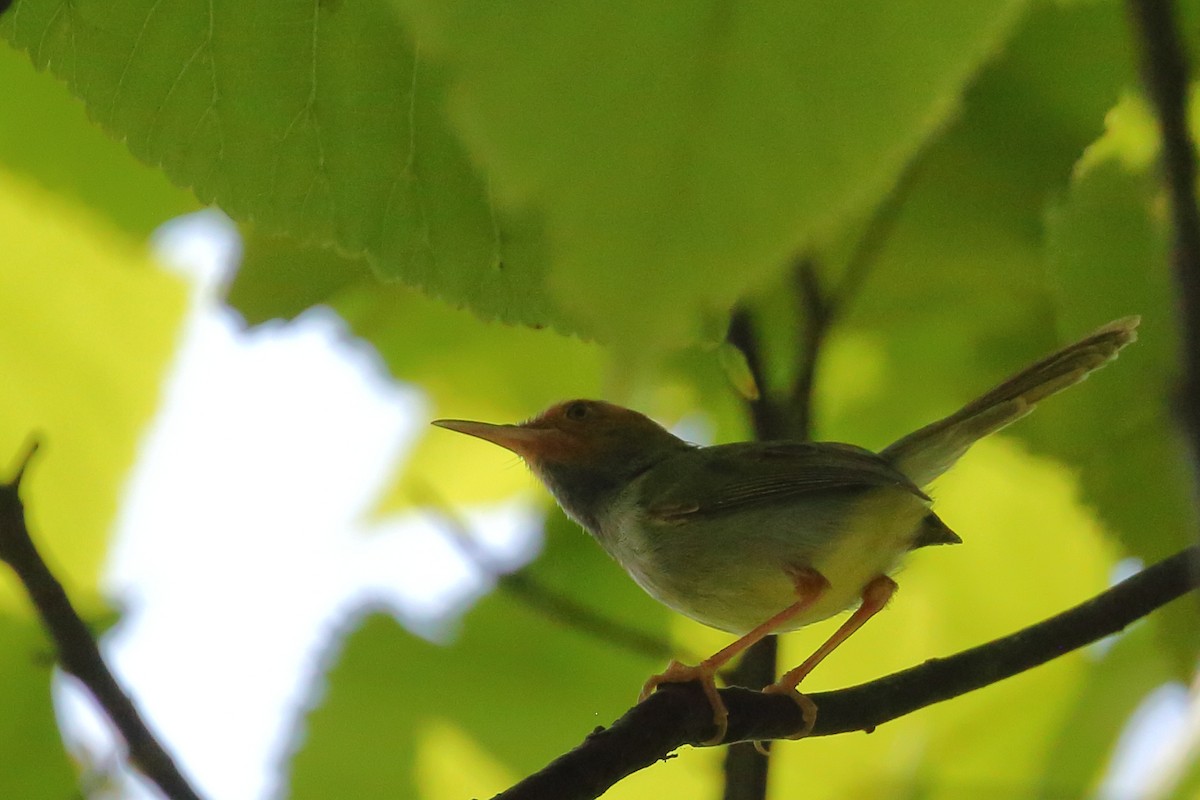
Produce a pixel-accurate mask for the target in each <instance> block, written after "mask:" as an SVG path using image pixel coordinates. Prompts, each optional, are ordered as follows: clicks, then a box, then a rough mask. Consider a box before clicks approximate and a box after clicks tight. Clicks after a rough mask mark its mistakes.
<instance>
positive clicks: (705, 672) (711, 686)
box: [638, 567, 829, 745]
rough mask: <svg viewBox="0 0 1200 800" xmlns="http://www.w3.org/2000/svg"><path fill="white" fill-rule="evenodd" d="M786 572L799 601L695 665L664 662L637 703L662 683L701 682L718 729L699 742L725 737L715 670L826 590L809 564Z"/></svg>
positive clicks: (712, 742)
mask: <svg viewBox="0 0 1200 800" xmlns="http://www.w3.org/2000/svg"><path fill="white" fill-rule="evenodd" d="M788 574H789V576H790V577H791V579H792V582H793V583H795V585H796V596H797V597H799V598H800V599H799V600H797V601H796V602H795V603H792V604H791V605H790V606H788V607H787V608H785V609H784V610H783V611H780V612H779V613H778V614H776V615H775V616H773V617H771V618H770V619H768V620H767V621H766V622H764V623H763V624H761V625H759V626H758V627H757V628H755V629H754V630H752V631H750V632H749V633H747V634H746V635H745V636H743V637H741V638H740V639H738V640H737V641H735V642H733V643H732V644H730V645H728V646H726V647H724V648H722V649H721V650H719V651H718V652H716V653H714V654H713V655H712V656H709V657H708V658H706V659H704V660H703V661H701V662H700V663H699V664H697V665H696V666H694V667H693V666H689V665H687V664H681V663H679V662H678V661H672V662H671V663H670V664H668V665H667V668H666V669H665V670H663V671H662V672H660V673H659V674H658V675H654V676H652V677H651V678H650V680H648V681H646V683H645V685H644V686H642V692H641V694H639V695H638V702H639V703H640V702H641V701H643V700H645V699H646V698H647V697H649V696H650V695H651V694H652V693H653V692H654V690H655V689H657V688H658V687H659V686H661V685H662V684H664V683H688V682H690V681H700V686H701V687H702V688H703V689H704V695H705V697H707V698H708V702H709V705H711V706H712V710H713V725H714V726H716V729H717V732H716V735H714V736H713V737H712V738H711V739H708V740H706V741H704V742H702V744H704V745H715V744H720V743H721V741H722V740H723V739H724V738H725V731H726V729H727V727H728V722H729V711H728V710H727V709H726V708H725V703H724V702H723V701H722V700H721V695H719V694H717V684H716V680H715V678H716V674H717V671H718V670H719V669H721V668H722V667H723V666H725V664H727V663H728V662H729V661H730V660H731V659H733V658H734V657H736V656H737V655H738V654H739V653H741V652H742V651H743V650H745V649H746V648H748V647H750V646H751V645H752V644H754V643H755V642H757V641H759V640H760V639H762V638H764V637H766V636H769V635H770V634H771V633H773V632H774V631H776V630H778V629H779V628H780V627H781V626H782V625H784V624H785V623H787V621H788V620H790V619H792V618H793V617H795V616H797V615H798V614H800V613H801V612H803V611H804V610H805V609H807V608H809V607H810V606H812V604H813V603H815V602H817V600H818V599H819V598H820V597H821V595H823V594H824V593H825V591H826V590H827V589H829V581H828V580H826V579H825V576H824V575H822V574H821V573H819V572H817V571H816V570H815V569H813V568H811V567H795V568H792V569H789V571H788ZM814 666H815V665H814Z"/></svg>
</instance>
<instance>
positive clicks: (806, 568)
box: [433, 317, 1139, 743]
mask: <svg viewBox="0 0 1200 800" xmlns="http://www.w3.org/2000/svg"><path fill="white" fill-rule="evenodd" d="M1138 321H1139V320H1138V318H1137V317H1127V318H1125V319H1120V320H1117V321H1115V322H1112V323H1110V324H1108V325H1105V326H1104V327H1102V328H1100V329H1099V330H1097V331H1095V332H1094V333H1092V334H1090V335H1089V336H1086V337H1084V338H1083V339H1081V340H1080V341H1078V342H1076V343H1075V344H1072V345H1069V346H1067V347H1064V348H1063V349H1061V350H1059V351H1058V352H1056V353H1054V354H1053V355H1050V356H1048V357H1047V358H1044V359H1042V360H1041V361H1039V362H1037V363H1036V364H1033V365H1032V366H1030V367H1028V368H1026V369H1024V370H1022V371H1021V372H1019V373H1018V374H1016V375H1015V376H1013V377H1011V378H1009V379H1008V380H1006V381H1004V382H1003V383H1001V384H1000V385H999V386H997V387H995V388H994V389H992V390H991V391H989V392H987V393H986V394H984V395H982V396H981V397H979V398H977V399H976V400H973V401H972V402H970V403H968V404H967V405H966V406H964V407H963V408H962V409H960V410H959V411H957V412H955V413H954V414H951V415H950V416H948V417H946V418H944V419H941V420H938V421H937V422H934V423H933V424H931V425H926V426H925V427H924V428H921V429H920V430H918V431H916V432H914V433H911V434H909V435H908V436H905V437H904V438H902V439H900V440H899V441H897V442H895V443H894V444H892V445H891V446H889V447H887V448H885V449H884V450H883V451H882V452H880V453H874V452H871V451H870V450H865V449H863V448H861V447H856V446H854V445H849V444H836V443H830V442H802V441H773V442H741V443H737V444H722V445H715V446H712V447H697V446H695V445H692V444H689V443H687V442H685V441H683V440H682V439H680V438H678V437H676V436H674V435H673V434H671V433H670V432H669V431H667V430H666V429H665V428H663V427H662V426H660V425H658V424H657V423H655V422H653V421H652V420H650V419H649V418H647V417H645V416H643V415H642V414H639V413H637V412H636V411H630V410H629V409H626V408H621V407H619V406H615V405H612V404H610V403H605V402H601V401H598V400H572V401H570V402H566V403H561V404H559V405H556V406H553V407H552V408H550V409H548V410H547V411H545V412H543V413H542V414H540V415H539V416H537V417H535V418H533V419H531V420H529V421H528V422H524V423H521V424H519V425H493V424H489V423H485V422H468V421H465V420H446V419H443V420H437V421H436V422H434V423H433V424H435V425H439V426H441V427H443V428H449V429H450V430H454V431H458V432H460V433H466V434H470V435H471V436H477V437H479V438H481V439H486V440H487V441H489V442H493V443H494V444H498V445H500V446H501V447H505V448H507V449H509V450H511V451H512V452H514V453H516V454H517V455H519V456H520V457H521V458H522V459H524V461H525V463H526V464H528V465H529V467H530V469H532V471H533V472H534V474H535V475H537V477H538V478H539V479H541V481H542V483H544V484H545V485H546V488H547V489H549V490H550V492H551V493H552V494H553V495H554V497H555V499H556V500H557V501H558V503H559V505H560V506H562V509H563V511H565V512H566V513H567V515H568V516H570V517H571V518H572V519H573V520H575V521H576V522H578V523H579V524H580V525H581V526H583V527H584V528H585V529H586V530H587V531H588V532H589V533H591V534H592V535H593V536H595V537H596V539H597V541H599V542H600V544H601V546H602V547H603V548H604V549H605V550H607V551H608V553H609V554H610V555H611V556H612V557H613V558H615V559H616V560H617V562H618V563H620V565H621V566H622V567H624V568H625V570H626V571H627V572H628V573H629V574H630V575H631V576H632V577H633V579H634V580H635V581H637V583H638V584H639V585H640V586H641V587H642V588H643V589H645V590H646V591H647V592H649V593H650V594H651V595H652V596H654V597H655V598H657V599H658V600H660V601H662V602H663V603H665V604H666V605H668V606H670V607H671V608H673V609H675V610H676V611H678V612H680V613H681V614H684V615H686V616H689V617H691V618H692V619H695V620H698V621H700V622H702V623H704V624H706V625H711V626H712V627H714V628H720V629H721V630H724V631H729V632H731V633H736V634H739V636H740V638H739V639H738V640H737V641H735V642H733V643H732V644H730V645H729V646H728V647H726V648H724V649H723V650H721V651H720V652H718V653H716V654H715V655H713V656H712V657H710V658H707V659H705V660H704V661H702V662H700V664H698V665H696V666H686V665H683V664H680V663H679V662H676V661H672V662H671V664H670V665H669V666H668V667H667V669H666V671H664V672H663V673H661V674H659V675H655V676H654V677H652V678H651V679H650V680H649V681H647V682H646V685H645V686H644V687H643V689H642V695H641V696H642V698H645V697H646V696H648V695H649V694H650V693H651V692H653V691H654V689H655V687H657V686H658V685H660V684H662V683H665V682H682V681H691V680H699V681H701V683H702V685H703V687H704V690H705V693H706V695H707V696H708V698H709V701H710V702H711V704H712V706H713V715H714V718H713V721H714V724H715V726H716V731H717V732H716V735H715V736H714V737H713V739H712V740H711V742H712V743H716V742H719V741H721V739H722V738H723V737H724V734H725V728H726V718H727V714H726V711H725V706H724V704H723V703H722V701H721V699H720V695H719V694H718V693H717V690H716V686H715V683H714V677H715V675H716V672H717V670H718V669H720V668H721V667H723V666H724V665H725V664H726V663H727V662H728V661H729V660H730V659H732V658H734V657H735V656H737V655H738V654H739V653H741V652H742V651H743V650H745V649H746V648H747V647H749V646H750V645H752V644H753V643H755V642H756V641H758V640H759V639H762V638H763V637H764V636H767V635H768V634H772V633H779V632H783V631H790V630H795V629H796V628H799V627H801V626H803V625H807V624H809V623H811V622H815V621H817V620H821V619H825V618H826V617H829V616H832V615H834V614H837V613H838V612H839V611H842V610H844V609H847V608H849V607H850V606H853V605H854V604H855V603H858V607H857V609H856V610H855V611H854V612H853V613H852V614H851V615H850V616H849V617H848V618H847V619H846V621H845V622H844V623H843V624H842V625H841V627H839V628H838V629H837V631H836V632H834V634H833V635H832V636H831V637H830V638H829V639H828V640H827V641H826V642H825V643H824V644H823V645H822V646H821V647H820V648H818V649H817V651H816V652H815V653H813V654H812V656H810V657H809V658H808V659H807V660H806V661H805V662H804V663H802V664H801V665H800V666H798V667H796V668H795V669H793V670H791V671H789V672H787V673H786V674H784V675H783V676H782V677H781V678H780V679H779V680H778V681H777V682H776V683H774V684H772V685H771V686H768V687H767V688H766V689H765V690H764V691H769V692H779V693H785V694H787V695H789V696H791V697H793V698H795V699H796V701H797V702H798V703H800V706H801V708H802V710H803V711H804V718H805V727H804V729H803V730H802V731H801V732H800V733H799V734H797V738H798V737H799V736H803V735H805V734H807V733H808V732H809V731H810V730H811V729H812V726H813V724H814V722H815V720H816V708H815V706H814V705H813V704H812V702H811V701H810V700H808V698H806V697H804V696H803V695H801V694H799V693H798V692H797V691H796V686H797V685H798V684H799V683H800V681H801V679H803V678H804V676H806V675H807V674H808V673H809V672H811V671H812V669H813V668H814V667H816V666H817V664H819V663H820V662H821V660H822V659H823V658H825V656H827V655H829V653H830V652H831V651H832V650H833V649H834V648H835V647H837V646H838V645H839V644H841V643H842V642H843V641H845V639H846V638H847V637H849V636H850V635H851V634H852V633H854V631H856V630H857V629H858V628H859V627H861V626H862V624H863V623H865V622H866V621H867V620H868V619H870V618H871V617H872V616H873V615H874V614H875V613H876V612H878V611H879V610H880V609H882V608H883V607H884V606H885V605H886V604H887V602H888V599H889V598H890V597H891V596H892V593H893V592H894V591H895V589H896V584H895V582H894V581H893V580H892V579H891V578H890V577H888V575H889V573H891V572H893V571H894V570H895V569H896V568H897V567H898V565H899V562H900V560H901V557H902V556H903V555H904V554H905V553H907V552H908V551H909V550H913V549H916V548H918V547H924V546H926V545H935V544H951V543H957V542H959V541H961V540H960V539H959V537H958V535H957V534H955V533H954V532H953V531H951V530H950V528H949V527H947V526H946V525H945V524H944V523H943V522H942V521H941V520H940V519H938V517H937V515H936V514H935V513H934V512H933V511H932V510H931V508H930V506H931V501H930V498H929V496H928V495H926V494H925V492H924V491H923V490H922V487H924V486H927V485H928V484H929V483H930V481H932V480H933V479H934V478H936V477H937V476H938V475H941V474H942V473H943V472H945V471H946V470H947V469H949V468H950V466H951V465H953V464H954V462H955V461H957V460H958V458H959V457H960V456H962V455H963V453H965V452H966V451H967V448H969V447H970V446H971V445H972V444H973V443H974V442H976V441H977V440H979V439H981V438H982V437H984V436H987V435H988V434H990V433H993V432H995V431H997V430H999V429H1000V428H1003V427H1004V426H1005V425H1008V424H1009V423H1011V422H1013V421H1015V420H1017V419H1020V418H1021V417H1023V416H1025V415H1026V414H1028V413H1029V412H1030V411H1032V410H1033V408H1034V406H1035V405H1036V404H1037V403H1038V402H1040V401H1041V400H1042V399H1044V398H1046V397H1049V396H1050V395H1052V394H1054V393H1056V392H1059V391H1061V390H1063V389H1065V388H1067V387H1068V386H1071V385H1073V384H1076V383H1078V382H1079V381H1081V380H1083V379H1084V378H1085V377H1087V375H1088V373H1090V372H1091V371H1092V370H1095V369H1098V368H1099V367H1101V366H1103V365H1104V364H1106V363H1107V362H1109V361H1111V360H1112V359H1113V358H1115V357H1116V355H1117V353H1118V352H1119V351H1120V350H1121V348H1123V347H1125V345H1127V344H1129V343H1130V342H1132V341H1134V340H1135V338H1136V332H1135V329H1136V328H1137V325H1138Z"/></svg>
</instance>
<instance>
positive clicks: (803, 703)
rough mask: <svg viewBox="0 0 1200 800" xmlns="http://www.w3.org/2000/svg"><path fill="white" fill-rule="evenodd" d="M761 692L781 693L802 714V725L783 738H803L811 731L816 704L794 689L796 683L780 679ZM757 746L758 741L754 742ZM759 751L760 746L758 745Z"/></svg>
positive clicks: (760, 750)
mask: <svg viewBox="0 0 1200 800" xmlns="http://www.w3.org/2000/svg"><path fill="white" fill-rule="evenodd" d="M763 694H782V695H786V696H788V697H790V698H792V699H793V700H795V701H796V705H798V706H800V713H801V714H802V715H803V716H804V727H803V728H801V729H800V730H799V731H797V732H796V733H793V734H791V735H790V736H785V737H783V738H785V739H803V738H804V737H805V736H808V735H809V734H810V733H812V729H813V726H815V725H816V724H817V704H816V703H814V702H813V701H812V700H811V699H809V696H808V695H806V694H802V693H801V692H799V691H797V690H796V684H795V683H792V682H791V681H780V682H778V683H772V684H771V685H770V686H766V687H763ZM754 746H755V747H758V742H755V743H754ZM759 752H762V748H761V747H759Z"/></svg>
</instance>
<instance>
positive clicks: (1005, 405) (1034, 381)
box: [882, 317, 1141, 486]
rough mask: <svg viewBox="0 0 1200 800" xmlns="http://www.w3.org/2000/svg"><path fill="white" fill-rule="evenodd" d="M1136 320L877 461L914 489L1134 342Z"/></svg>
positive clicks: (1068, 350) (1082, 343)
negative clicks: (886, 464)
mask: <svg viewBox="0 0 1200 800" xmlns="http://www.w3.org/2000/svg"><path fill="white" fill-rule="evenodd" d="M1139 322H1141V317H1125V318H1124V319H1119V320H1116V321H1115V322H1110V323H1108V324H1107V325H1105V326H1104V327H1103V328H1100V329H1099V330H1097V331H1095V332H1093V333H1091V334H1089V335H1088V336H1085V337H1084V338H1083V339H1080V340H1079V341H1078V342H1075V343H1074V344H1071V345H1067V346H1066V347H1064V348H1063V349H1061V350H1059V351H1058V352H1056V353H1053V354H1051V355H1049V356H1047V357H1046V358H1043V359H1042V360H1041V361H1039V362H1037V363H1036V364H1033V365H1031V366H1029V367H1027V368H1026V369H1023V370H1021V371H1020V372H1018V373H1017V374H1016V375H1014V376H1012V377H1011V378H1009V379H1008V380H1006V381H1004V382H1003V383H1001V384H1000V385H999V386H997V387H995V388H994V389H992V390H991V391H989V392H987V393H985V394H984V395H982V396H981V397H978V398H976V399H975V400H972V401H971V402H970V403H967V405H965V406H963V407H962V408H961V409H960V410H958V411H957V412H955V413H953V414H951V415H950V416H948V417H945V418H944V419H940V420H938V421H937V422H934V423H932V424H930V425H926V426H925V427H924V428H921V429H920V430H918V431H915V432H913V433H910V434H909V435H908V436H905V437H904V438H903V439H900V440H899V441H897V442H895V443H893V444H892V445H890V446H889V447H888V448H887V449H886V450H884V451H883V453H882V455H883V457H884V458H886V459H888V461H890V462H891V463H892V465H893V466H895V467H896V468H897V469H898V470H900V471H901V472H902V473H904V474H905V475H907V476H908V477H909V478H910V479H911V480H912V481H913V483H915V484H917V485H918V486H925V485H927V484H929V482H930V481H932V480H933V479H934V478H936V477H937V476H939V475H941V474H942V473H943V472H945V471H946V470H948V469H949V468H950V467H951V466H953V464H954V462H955V461H957V460H958V459H959V458H960V457H962V455H963V453H965V452H967V449H968V448H969V447H970V446H971V445H973V444H974V443H975V442H977V441H979V440H980V439H982V438H983V437H984V436H987V435H988V434H990V433H995V432H996V431H998V430H1000V429H1001V428H1003V427H1004V426H1005V425H1008V424H1009V423H1012V422H1015V421H1016V420H1018V419H1020V418H1021V417H1023V416H1025V415H1026V414H1028V413H1029V412H1030V411H1032V410H1033V409H1034V407H1035V406H1036V405H1037V404H1038V403H1039V402H1040V401H1042V400H1043V399H1045V398H1047V397H1049V396H1050V395H1052V394H1055V393H1057V392H1061V391H1062V390H1063V389H1066V388H1067V387H1068V386H1073V385H1075V384H1076V383H1079V382H1080V381H1081V380H1083V379H1084V378H1086V377H1087V376H1088V373H1090V372H1091V371H1092V370H1095V369H1099V368H1100V367H1102V366H1104V365H1105V364H1107V363H1108V362H1109V361H1112V360H1113V359H1114V358H1116V357H1117V353H1119V352H1120V351H1121V348H1123V347H1124V346H1125V345H1127V344H1129V343H1131V342H1133V341H1136V340H1137V330H1136V329H1137V326H1138V323H1139Z"/></svg>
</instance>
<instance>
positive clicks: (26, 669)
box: [0, 612, 78, 800]
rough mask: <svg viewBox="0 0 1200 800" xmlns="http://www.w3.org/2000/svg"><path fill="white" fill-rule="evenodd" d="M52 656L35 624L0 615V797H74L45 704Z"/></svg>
mask: <svg viewBox="0 0 1200 800" xmlns="http://www.w3.org/2000/svg"><path fill="white" fill-rule="evenodd" d="M53 653H54V647H53V645H51V644H50V642H49V641H47V639H46V637H45V636H44V635H43V634H42V631H41V628H40V627H39V625H38V623H37V622H36V621H34V620H30V619H28V618H23V617H21V616H19V615H12V614H6V613H3V612H0V751H3V752H4V753H5V754H6V755H5V758H4V768H3V769H0V797H14V798H16V797H20V798H22V800H63V798H66V797H71V796H73V795H74V794H75V792H77V791H78V790H77V789H76V778H77V775H76V769H75V767H74V765H73V764H72V763H71V761H70V759H69V758H68V757H67V753H66V751H65V750H64V749H63V744H62V739H61V738H60V737H59V733H58V725H57V724H56V723H55V719H54V712H53V709H52V707H51V704H50V665H51V663H52V659H53Z"/></svg>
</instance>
